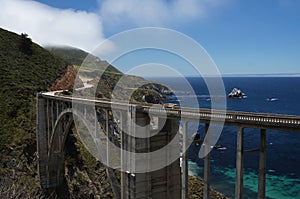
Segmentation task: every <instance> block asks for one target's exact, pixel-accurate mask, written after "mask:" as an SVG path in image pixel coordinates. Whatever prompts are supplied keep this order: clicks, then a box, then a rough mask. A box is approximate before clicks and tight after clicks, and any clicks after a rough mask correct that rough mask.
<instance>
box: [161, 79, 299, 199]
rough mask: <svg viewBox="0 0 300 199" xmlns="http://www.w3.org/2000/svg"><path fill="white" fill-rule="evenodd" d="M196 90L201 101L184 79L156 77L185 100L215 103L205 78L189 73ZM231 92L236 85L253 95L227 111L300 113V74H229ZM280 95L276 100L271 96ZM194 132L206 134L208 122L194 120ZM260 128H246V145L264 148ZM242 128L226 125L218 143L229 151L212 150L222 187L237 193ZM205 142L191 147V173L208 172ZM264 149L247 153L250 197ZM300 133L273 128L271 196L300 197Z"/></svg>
mask: <svg viewBox="0 0 300 199" xmlns="http://www.w3.org/2000/svg"><path fill="white" fill-rule="evenodd" d="M187 79H188V81H189V83H190V85H191V86H192V87H193V89H194V93H195V94H196V97H197V100H198V103H197V104H193V101H191V100H190V97H191V96H190V95H189V94H184V93H186V92H184V91H186V88H185V87H184V86H183V85H184V84H183V83H181V82H180V80H178V79H174V78H169V79H168V78H165V79H160V80H158V79H156V81H159V82H162V83H164V84H166V85H168V86H169V88H170V89H172V90H176V91H180V92H178V93H179V94H180V96H176V98H177V99H178V100H179V101H176V100H175V101H174V102H175V103H176V102H178V103H179V104H180V105H182V106H185V105H188V106H192V107H204V108H210V106H211V104H210V100H209V99H210V98H211V97H213V96H210V95H209V93H208V90H207V88H206V85H205V83H204V81H203V79H201V78H196V77H192V78H187ZM224 84H225V88H226V93H229V92H230V91H231V90H232V89H233V88H234V87H237V88H239V89H241V90H242V91H243V92H244V93H246V94H247V96H248V97H247V98H246V99H227V110H235V111H248V112H264V113H280V114H289V115H300V103H299V102H300V86H299V85H300V78H299V77H248V78H245V77H233V78H229V77H228V78H224ZM270 98H272V99H276V100H274V101H270V100H268V99H270ZM189 130H190V131H191V132H189V133H195V132H197V133H200V134H201V136H202V137H203V132H204V126H201V125H200V126H199V127H198V125H197V124H191V125H190V127H189ZM259 135H260V134H259V129H248V128H247V129H245V136H244V142H245V148H246V149H253V148H258V147H259ZM236 137H237V133H236V128H235V127H230V126H225V127H224V129H223V132H222V134H221V137H220V138H219V140H218V143H217V145H222V146H225V147H226V150H224V151H218V150H212V151H211V160H212V161H211V181H212V185H213V187H215V188H216V189H217V190H218V191H219V192H221V193H223V194H225V195H226V196H229V197H231V198H233V197H234V189H235V156H236ZM197 151H199V147H198V148H197V147H195V146H191V147H190V149H189V160H190V162H189V165H190V167H189V170H190V171H189V172H190V174H191V175H195V176H198V177H202V176H203V170H202V167H203V160H201V159H199V157H198V156H197ZM258 162H259V154H258V153H250V154H248V153H247V154H245V159H244V198H246V199H248V198H257V181H258V180H257V171H258ZM299 168H300V132H292V133H291V132H282V131H270V130H267V182H266V183H267V184H266V186H267V187H266V195H267V197H268V198H272V199H300V169H299Z"/></svg>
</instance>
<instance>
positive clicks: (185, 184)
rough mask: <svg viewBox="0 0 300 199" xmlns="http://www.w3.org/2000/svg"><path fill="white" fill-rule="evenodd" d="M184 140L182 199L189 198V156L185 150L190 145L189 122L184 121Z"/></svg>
mask: <svg viewBox="0 0 300 199" xmlns="http://www.w3.org/2000/svg"><path fill="white" fill-rule="evenodd" d="M182 133H183V135H182V136H183V138H182V162H181V164H182V165H181V175H182V180H181V187H182V189H181V198H182V199H187V198H188V169H189V168H188V154H187V152H185V151H184V150H185V149H186V148H187V145H188V122H187V121H183V132H182Z"/></svg>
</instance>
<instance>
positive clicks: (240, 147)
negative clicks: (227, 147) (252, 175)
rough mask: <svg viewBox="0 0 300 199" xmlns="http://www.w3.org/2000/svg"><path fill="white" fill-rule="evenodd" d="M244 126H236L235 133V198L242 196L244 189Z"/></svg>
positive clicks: (239, 198) (240, 198) (238, 198)
mask: <svg viewBox="0 0 300 199" xmlns="http://www.w3.org/2000/svg"><path fill="white" fill-rule="evenodd" d="M243 169H244V128H243V127H241V126H240V127H238V133H237V148H236V182H235V183H236V184H235V198H236V199H242V198H243V189H244V176H243Z"/></svg>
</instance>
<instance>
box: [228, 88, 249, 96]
mask: <svg viewBox="0 0 300 199" xmlns="http://www.w3.org/2000/svg"><path fill="white" fill-rule="evenodd" d="M228 97H229V98H246V97H247V95H246V94H245V93H243V92H242V91H241V90H240V89H238V88H234V89H233V90H232V91H231V92H230V93H229V94H228Z"/></svg>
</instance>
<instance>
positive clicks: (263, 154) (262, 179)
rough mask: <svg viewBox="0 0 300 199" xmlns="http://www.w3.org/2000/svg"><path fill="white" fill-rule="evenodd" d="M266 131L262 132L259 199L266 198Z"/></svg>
mask: <svg viewBox="0 0 300 199" xmlns="http://www.w3.org/2000/svg"><path fill="white" fill-rule="evenodd" d="M266 154H267V153H266V129H261V130H260V153H259V174H258V175H259V176H258V199H265V197H266V159H267V157H266Z"/></svg>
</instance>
